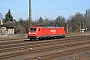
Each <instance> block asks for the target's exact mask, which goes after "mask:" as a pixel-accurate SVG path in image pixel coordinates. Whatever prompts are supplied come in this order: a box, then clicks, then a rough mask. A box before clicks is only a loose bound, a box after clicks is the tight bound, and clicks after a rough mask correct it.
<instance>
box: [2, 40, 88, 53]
mask: <svg viewBox="0 0 90 60" xmlns="http://www.w3.org/2000/svg"><path fill="white" fill-rule="evenodd" d="M87 40H88V39H87ZM87 40H86V41H87ZM80 41H81V42H84V41H83V40H82V39H79V41H78V42H80ZM86 41H85V42H86ZM72 42H77V41H76V40H68V41H65V40H61V41H60V40H57V41H51V42H47V43H45V42H38V43H28V42H27V43H25V42H24V43H21V44H10V45H3V46H0V52H1V53H3V52H8V51H15V50H24V49H29V48H33V47H40V46H41V45H43V46H47V45H52V44H53V45H56V44H63V43H66V44H67V43H72ZM85 42H84V43H85ZM88 43H89V41H88Z"/></svg>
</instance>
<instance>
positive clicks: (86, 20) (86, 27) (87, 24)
mask: <svg viewBox="0 0 90 60" xmlns="http://www.w3.org/2000/svg"><path fill="white" fill-rule="evenodd" d="M87 17H88V16H87V9H86V30H87V29H88V19H87Z"/></svg>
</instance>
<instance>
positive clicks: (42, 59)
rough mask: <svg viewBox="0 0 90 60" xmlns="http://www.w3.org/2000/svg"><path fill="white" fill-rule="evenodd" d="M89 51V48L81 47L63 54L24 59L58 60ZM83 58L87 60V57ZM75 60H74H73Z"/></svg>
mask: <svg viewBox="0 0 90 60" xmlns="http://www.w3.org/2000/svg"><path fill="white" fill-rule="evenodd" d="M88 50H90V46H87V47H83V48H77V49H72V50H67V51H63V52H57V53H53V54H48V55H43V56H40V57H34V58H30V59H25V60H38V59H41V60H51V59H55V58H60V57H63V56H68V55H72V54H75V53H79V52H83V51H88ZM83 58H88V57H83ZM73 59H75V58H73Z"/></svg>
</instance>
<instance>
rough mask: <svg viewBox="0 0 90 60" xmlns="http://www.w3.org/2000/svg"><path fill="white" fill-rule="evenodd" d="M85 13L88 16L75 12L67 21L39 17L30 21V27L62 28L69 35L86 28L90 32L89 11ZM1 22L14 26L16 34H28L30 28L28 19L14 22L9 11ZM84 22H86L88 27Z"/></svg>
mask: <svg viewBox="0 0 90 60" xmlns="http://www.w3.org/2000/svg"><path fill="white" fill-rule="evenodd" d="M87 13H88V14H87V17H86V13H85V14H81V13H79V12H77V13H76V14H75V15H71V16H70V17H69V19H65V17H63V16H58V17H56V18H55V19H48V18H45V19H43V18H42V17H40V18H39V19H37V20H32V25H35V26H37V25H44V26H60V27H61V26H64V27H65V29H66V30H68V32H69V33H72V32H80V31H81V29H86V28H88V29H87V30H88V31H90V9H88V12H87ZM86 18H87V20H86ZM2 21H3V25H6V26H15V33H16V34H23V33H28V29H29V27H30V23H29V19H26V20H24V19H22V18H20V19H19V20H15V19H14V18H13V16H12V14H11V11H10V9H9V10H8V12H7V13H6V14H5V16H4V18H3V20H2ZM86 22H88V25H87V23H86Z"/></svg>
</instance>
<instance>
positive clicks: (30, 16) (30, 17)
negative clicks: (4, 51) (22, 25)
mask: <svg viewBox="0 0 90 60" xmlns="http://www.w3.org/2000/svg"><path fill="white" fill-rule="evenodd" d="M31 13H32V11H31V0H29V23H30V26H31V25H32V14H31Z"/></svg>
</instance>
